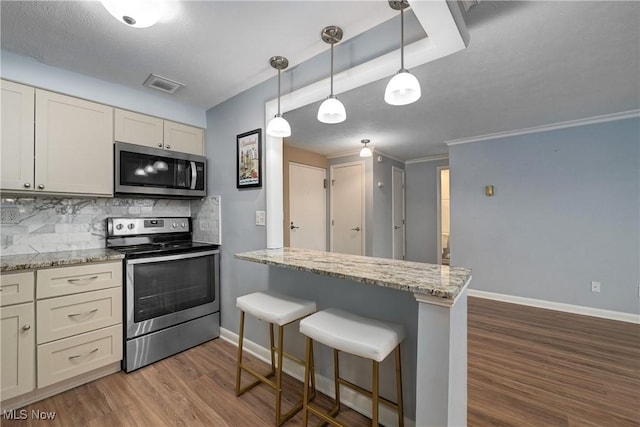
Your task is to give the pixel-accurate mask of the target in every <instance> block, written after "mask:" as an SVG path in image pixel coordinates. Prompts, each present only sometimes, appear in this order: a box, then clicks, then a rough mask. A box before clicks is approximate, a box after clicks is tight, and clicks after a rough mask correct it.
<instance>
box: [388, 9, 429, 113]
mask: <svg viewBox="0 0 640 427" xmlns="http://www.w3.org/2000/svg"><path fill="white" fill-rule="evenodd" d="M389 6H391V9H394V10H399V11H400V70H398V72H397V73H396V75H395V76H393V78H392V79H391V80H389V83H387V88H386V90H385V91H384V100H385V102H386V103H387V104H391V105H407V104H411V103H413V102H416V101H417V100H418V99H420V95H421V92H420V82H418V79H416V76H414V75H413V74H411V73H410V72H409V71H408V70H407V69H405V68H404V10H405V9H406V8H407V7H409V3H408V2H407V0H402V1H391V0H390V1H389Z"/></svg>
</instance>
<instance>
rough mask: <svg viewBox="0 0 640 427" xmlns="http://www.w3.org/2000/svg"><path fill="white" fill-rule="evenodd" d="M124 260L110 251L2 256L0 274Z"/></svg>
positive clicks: (76, 251)
mask: <svg viewBox="0 0 640 427" xmlns="http://www.w3.org/2000/svg"><path fill="white" fill-rule="evenodd" d="M122 258H124V255H123V254H122V253H120V252H117V251H114V250H112V249H83V250H75V251H60V252H41V253H35V254H23V255H7V256H2V260H1V262H0V272H2V273H6V272H16V271H20V270H30V269H37V268H47V267H59V266H63V265H74V264H82V263H86V262H105V261H117V260H121V259H122Z"/></svg>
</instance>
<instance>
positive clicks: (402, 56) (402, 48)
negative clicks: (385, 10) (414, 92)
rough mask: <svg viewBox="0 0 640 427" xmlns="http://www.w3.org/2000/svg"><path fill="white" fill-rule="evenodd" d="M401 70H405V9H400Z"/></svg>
mask: <svg viewBox="0 0 640 427" xmlns="http://www.w3.org/2000/svg"><path fill="white" fill-rule="evenodd" d="M400 69H401V70H404V9H400Z"/></svg>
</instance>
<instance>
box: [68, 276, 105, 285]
mask: <svg viewBox="0 0 640 427" xmlns="http://www.w3.org/2000/svg"><path fill="white" fill-rule="evenodd" d="M97 278H98V276H91V277H87V278H82V279H67V282H69V283H71V284H73V285H88V284H89V283H91V282H93V281H94V280H96V279H97Z"/></svg>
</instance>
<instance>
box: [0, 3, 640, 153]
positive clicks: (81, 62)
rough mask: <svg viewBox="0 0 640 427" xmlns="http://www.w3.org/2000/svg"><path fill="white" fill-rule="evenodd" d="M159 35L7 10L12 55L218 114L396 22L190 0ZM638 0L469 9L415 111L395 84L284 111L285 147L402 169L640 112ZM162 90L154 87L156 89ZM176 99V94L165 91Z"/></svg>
mask: <svg viewBox="0 0 640 427" xmlns="http://www.w3.org/2000/svg"><path fill="white" fill-rule="evenodd" d="M171 4H172V5H173V7H174V9H175V13H174V15H173V16H172V17H171V18H170V19H165V20H164V21H163V22H160V23H158V24H157V25H155V26H153V27H150V28H147V29H134V28H129V27H127V26H125V25H124V24H120V23H118V22H117V21H115V20H114V19H113V18H112V17H111V16H110V15H109V14H108V13H107V12H106V10H105V9H104V8H103V7H102V5H101V4H100V3H99V2H96V1H82V2H79V1H31V2H27V1H7V0H3V1H2V2H1V19H2V21H1V24H2V25H1V32H2V33H1V39H0V40H1V44H2V48H3V49H6V50H9V51H13V52H15V53H17V54H20V55H25V56H30V57H33V58H35V59H37V60H38V61H40V62H42V63H45V64H47V65H51V66H54V67H59V68H63V69H68V70H71V71H74V72H77V73H81V74H85V75H88V76H92V77H96V78H98V79H102V80H106V81H110V82H114V83H118V84H121V85H124V86H129V87H133V88H138V89H139V90H152V89H148V88H142V87H141V85H142V83H143V82H144V80H145V79H146V78H147V76H148V75H149V74H150V73H156V74H159V75H162V76H164V77H167V78H170V79H173V80H177V81H179V82H182V83H185V84H186V87H185V88H183V89H182V90H180V91H179V92H178V93H177V94H176V95H174V98H175V99H176V101H178V102H182V103H184V104H187V105H192V106H196V107H199V108H203V109H208V108H210V107H212V106H214V105H217V104H219V103H220V102H223V101H224V100H226V99H228V98H230V97H232V96H234V95H235V94H238V93H240V92H242V91H243V90H245V89H248V88H249V87H252V86H254V85H256V84H258V83H261V82H263V81H265V80H267V79H269V78H273V77H274V70H273V69H272V68H270V66H269V64H268V59H269V58H270V57H271V56H273V55H284V56H286V57H287V58H288V59H289V61H290V67H293V66H295V65H298V64H300V63H302V62H303V61H305V60H308V59H310V58H313V57H314V56H316V55H318V54H319V53H321V52H324V51H326V50H327V48H328V46H327V45H326V44H325V43H323V42H322V41H321V40H320V37H319V31H320V29H321V28H323V27H324V26H326V25H334V24H335V25H339V26H341V27H342V28H343V29H344V30H345V39H344V40H345V41H346V40H348V39H349V38H351V37H354V36H356V35H358V34H360V33H362V32H364V31H366V30H368V29H370V28H373V27H374V26H376V25H378V24H380V23H382V22H384V21H387V20H389V19H391V18H393V17H396V12H395V11H393V10H391V9H390V8H389V6H388V4H387V2H386V1H380V0H378V1H339V2H338V1H313V0H298V1H180V2H172V3H171ZM639 16H640V2H635V1H632V2H631V1H630V2H621V1H616V2H610V1H602V2H600V1H585V2H578V1H570V2H558V1H544V2H543V1H535V2H521V1H504V2H496V1H488V0H484V1H482V2H480V4H478V5H476V6H474V7H472V8H471V9H470V10H469V11H468V12H467V13H466V14H465V21H466V24H467V28H468V31H469V33H470V37H471V41H470V43H469V47H468V48H467V49H465V50H463V51H460V52H457V53H455V54H452V55H450V56H448V57H445V58H442V59H438V60H436V61H433V62H430V63H427V64H424V65H421V66H419V67H415V68H414V69H412V70H411V71H412V72H413V73H414V74H415V75H416V76H417V77H418V79H419V81H420V82H421V85H422V98H421V99H420V100H419V101H418V102H417V103H414V104H411V105H408V106H403V107H391V106H388V105H386V104H385V103H384V101H383V100H382V98H383V93H384V87H385V85H386V80H387V79H386V78H385V79H382V80H380V81H377V82H374V83H371V84H368V85H366V86H362V87H360V88H357V89H354V90H351V91H349V92H346V93H342V94H339V98H340V99H341V100H342V101H343V103H344V104H345V106H346V108H347V113H348V119H347V121H346V122H344V123H342V124H338V125H324V124H320V123H319V122H317V121H316V120H315V116H316V111H317V108H318V105H319V103H316V104H312V105H310V106H308V107H306V108H301V109H298V110H296V111H291V112H286V113H285V117H286V118H287V119H288V120H289V121H290V123H291V125H292V129H293V135H292V137H291V138H288V139H287V141H286V142H287V143H290V144H292V145H298V146H301V147H304V148H311V149H313V150H315V151H318V152H321V153H323V154H332V153H339V152H345V151H350V150H353V149H356V148H358V146H359V145H360V142H359V141H360V140H361V139H363V138H368V139H371V142H372V145H373V146H374V147H375V148H376V149H378V150H379V151H381V152H384V153H387V154H390V155H392V156H394V157H396V158H399V159H402V160H408V159H416V158H422V157H427V156H436V155H441V154H444V153H446V152H447V147H446V145H444V143H443V142H444V141H450V140H456V139H460V138H469V137H474V136H478V135H486V134H492V133H496V132H504V131H510V130H516V129H523V128H528V127H534V126H540V125H545V124H549V123H557V122H562V121H568V120H575V119H581V118H586V117H594V116H598V115H604V114H611V113H618V112H621V111H628V110H634V109H638V108H640V105H639V104H640V85H639V84H638V76H640V29H639V28H640V26H638V17H639ZM154 93H155V92H154ZM167 96H169V95H167Z"/></svg>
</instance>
